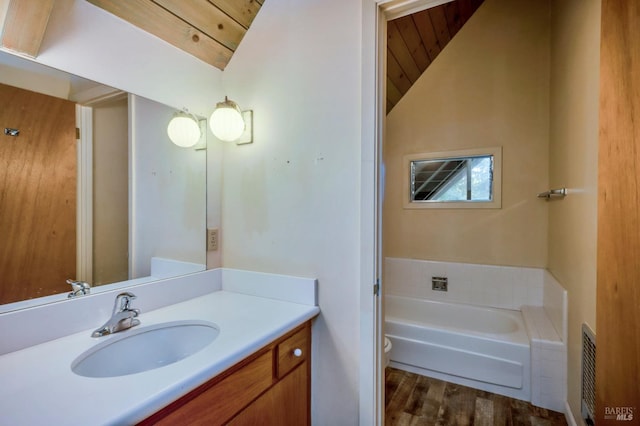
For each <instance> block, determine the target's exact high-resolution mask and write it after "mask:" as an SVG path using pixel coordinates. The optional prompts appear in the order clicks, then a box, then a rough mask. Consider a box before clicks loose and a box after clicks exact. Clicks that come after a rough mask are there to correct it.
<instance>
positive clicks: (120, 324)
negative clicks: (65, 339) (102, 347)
mask: <svg viewBox="0 0 640 426" xmlns="http://www.w3.org/2000/svg"><path fill="white" fill-rule="evenodd" d="M135 298H136V296H135V295H134V294H133V293H129V292H128V291H125V292H124V293H120V294H119V295H118V296H116V302H115V304H114V306H113V313H112V314H111V318H109V320H108V321H107V322H106V323H105V324H104V325H103V326H102V327H100V328H98V329H97V330H95V331H94V332H93V333H91V337H102V336H106V335H108V334H113V333H117V332H118V331H122V330H127V329H129V328H131V327H135V326H136V325H139V324H140V320H139V319H137V318H136V317H137V316H138V315H140V309H131V301H132V300H133V299H135Z"/></svg>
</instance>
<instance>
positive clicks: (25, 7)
mask: <svg viewBox="0 0 640 426" xmlns="http://www.w3.org/2000/svg"><path fill="white" fill-rule="evenodd" d="M53 4H54V0H39V1H33V0H9V6H8V8H7V10H6V14H5V16H4V20H3V22H4V25H0V27H3V28H2V40H1V44H2V47H4V48H6V49H9V50H12V51H14V52H18V53H22V54H24V55H27V56H31V57H34V58H35V57H36V56H38V52H39V50H40V45H41V44H42V40H43V38H44V33H45V30H46V29H47V24H48V23H49V16H51V11H52V10H53Z"/></svg>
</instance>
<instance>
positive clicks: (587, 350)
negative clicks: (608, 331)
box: [581, 323, 596, 425]
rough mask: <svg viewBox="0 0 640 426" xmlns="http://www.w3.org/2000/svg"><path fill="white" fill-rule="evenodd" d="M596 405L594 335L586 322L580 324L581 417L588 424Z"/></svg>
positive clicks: (590, 421)
mask: <svg viewBox="0 0 640 426" xmlns="http://www.w3.org/2000/svg"><path fill="white" fill-rule="evenodd" d="M595 405H596V335H595V333H594V332H593V331H592V330H591V328H589V326H588V325H587V324H584V323H583V324H582V404H581V406H582V407H581V414H582V418H583V419H584V420H585V422H586V423H587V424H588V425H594V424H595V411H596V410H595V408H596V407H595Z"/></svg>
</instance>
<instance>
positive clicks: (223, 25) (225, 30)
mask: <svg viewBox="0 0 640 426" xmlns="http://www.w3.org/2000/svg"><path fill="white" fill-rule="evenodd" d="M153 2H154V3H156V4H157V5H160V6H162V7H164V8H165V9H167V10H168V11H169V12H171V13H173V14H174V15H177V16H180V17H184V18H188V19H186V21H188V22H189V24H191V25H193V26H194V27H195V28H197V29H198V30H200V31H202V32H203V33H205V34H207V35H208V36H209V37H211V38H212V39H214V40H217V41H218V42H220V43H222V44H223V45H224V46H226V47H227V48H229V49H231V50H233V51H235V50H236V49H237V48H238V45H239V44H240V41H241V40H242V37H244V34H245V33H246V32H247V30H246V28H244V27H243V26H242V25H240V24H239V23H238V22H236V21H235V20H233V19H232V18H231V17H230V16H229V15H227V14H226V13H224V12H223V11H221V10H220V9H218V8H217V7H214V6H212V5H211V3H209V2H208V1H207V0H191V1H188V2H186V1H184V0H153Z"/></svg>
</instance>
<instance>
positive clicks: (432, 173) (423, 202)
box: [404, 147, 502, 208]
mask: <svg viewBox="0 0 640 426" xmlns="http://www.w3.org/2000/svg"><path fill="white" fill-rule="evenodd" d="M501 154H502V150H501V148H499V147H498V148H485V149H473V150H465V151H450V152H436V153H422V154H413V155H407V156H405V157H404V161H405V167H406V171H405V176H406V177H407V179H406V181H405V188H408V191H407V198H406V200H405V208H500V207H501V175H502V173H501V163H502V158H501V157H502V155H501Z"/></svg>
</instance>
